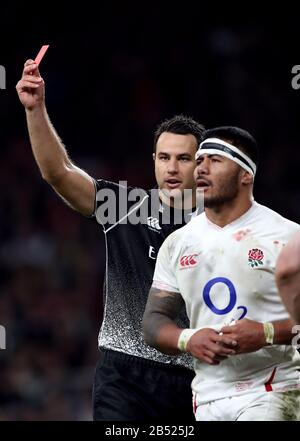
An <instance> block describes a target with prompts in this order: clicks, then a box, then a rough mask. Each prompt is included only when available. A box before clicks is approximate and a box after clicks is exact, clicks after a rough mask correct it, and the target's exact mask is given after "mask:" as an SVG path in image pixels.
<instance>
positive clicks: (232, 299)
mask: <svg viewBox="0 0 300 441" xmlns="http://www.w3.org/2000/svg"><path fill="white" fill-rule="evenodd" d="M216 283H224V284H225V285H226V286H227V288H228V290H229V303H228V305H227V306H226V307H225V308H223V309H219V308H217V307H216V306H215V305H214V304H213V302H212V301H211V298H210V290H211V288H212V287H213V286H214V285H215V284H216ZM203 300H204V302H205V304H206V306H207V307H208V308H209V309H210V310H211V311H212V312H213V313H214V314H218V315H224V314H228V313H229V312H231V311H232V310H233V308H234V307H235V304H236V290H235V287H234V285H233V283H232V282H231V281H230V280H229V279H226V278H225V277H215V278H214V279H211V280H210V281H209V282H207V284H206V285H205V287H204V288H203ZM237 309H241V310H242V311H241V312H242V314H241V316H240V317H239V318H238V320H241V319H242V318H244V317H245V315H246V314H247V308H246V306H238V307H237Z"/></svg>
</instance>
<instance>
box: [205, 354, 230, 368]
mask: <svg viewBox="0 0 300 441" xmlns="http://www.w3.org/2000/svg"><path fill="white" fill-rule="evenodd" d="M225 358H226V357H224V358H223V359H225ZM202 359H203V360H204V361H206V363H208V364H212V365H217V364H220V361H221V360H218V359H217V357H216V355H215V354H214V353H213V352H211V351H205V352H204V353H203V357H202Z"/></svg>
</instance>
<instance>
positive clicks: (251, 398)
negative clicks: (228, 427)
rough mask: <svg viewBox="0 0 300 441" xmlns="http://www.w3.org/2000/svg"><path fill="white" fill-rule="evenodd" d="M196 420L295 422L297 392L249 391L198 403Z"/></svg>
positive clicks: (299, 405) (298, 411) (298, 408)
mask: <svg viewBox="0 0 300 441" xmlns="http://www.w3.org/2000/svg"><path fill="white" fill-rule="evenodd" d="M195 417H196V420H197V421H299V420H300V391H298V390H293V391H288V392H253V393H248V394H245V395H240V396H235V397H230V398H223V399H220V400H215V401H211V402H210V403H206V404H200V405H199V406H198V407H197V409H196V412H195Z"/></svg>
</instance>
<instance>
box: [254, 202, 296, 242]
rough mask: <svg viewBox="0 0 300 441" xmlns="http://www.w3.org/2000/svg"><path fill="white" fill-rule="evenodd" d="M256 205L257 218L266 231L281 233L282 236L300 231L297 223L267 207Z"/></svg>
mask: <svg viewBox="0 0 300 441" xmlns="http://www.w3.org/2000/svg"><path fill="white" fill-rule="evenodd" d="M255 205H256V216H257V217H258V218H259V219H260V221H261V222H263V223H264V225H265V228H266V229H269V230H270V231H272V230H273V231H280V232H281V233H282V235H288V236H290V235H291V234H294V233H296V232H297V231H300V225H299V224H297V223H296V222H294V221H292V220H290V219H287V218H286V217H284V216H282V215H281V214H279V213H277V212H276V211H274V210H272V209H271V208H269V207H266V206H265V205H261V204H258V203H257V202H256V203H255Z"/></svg>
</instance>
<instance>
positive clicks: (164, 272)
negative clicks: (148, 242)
mask: <svg viewBox="0 0 300 441" xmlns="http://www.w3.org/2000/svg"><path fill="white" fill-rule="evenodd" d="M172 236H173V235H171V236H169V237H168V238H167V239H166V240H165V241H164V243H163V244H162V246H161V247H160V249H159V252H158V255H157V259H156V265H155V271H154V276H153V283H152V287H153V288H157V289H161V290H164V291H170V292H178V293H179V292H180V291H179V289H178V283H177V279H176V274H175V271H174V268H173V265H172V260H171V256H170V241H171V239H172Z"/></svg>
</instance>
